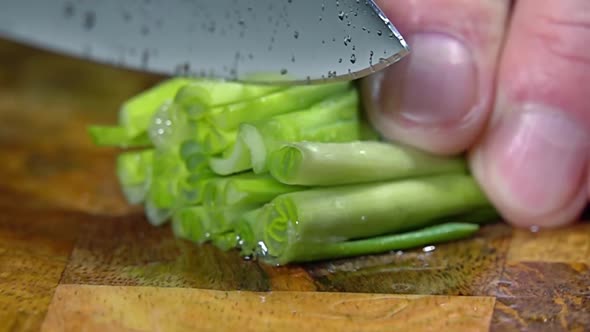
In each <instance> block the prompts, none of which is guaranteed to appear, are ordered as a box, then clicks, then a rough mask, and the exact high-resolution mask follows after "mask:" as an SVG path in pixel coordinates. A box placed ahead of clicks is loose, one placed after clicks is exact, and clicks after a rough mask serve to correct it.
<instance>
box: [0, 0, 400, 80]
mask: <svg viewBox="0 0 590 332" xmlns="http://www.w3.org/2000/svg"><path fill="white" fill-rule="evenodd" d="M0 37H3V38H6V39H11V40H15V41H18V42H21V43H25V44H29V45H32V46H35V47H39V48H43V49H47V50H51V51H56V52H61V53H64V54H68V55H71V56H76V57H82V58H86V59H89V60H93V61H97V62H100V63H106V64H111V65H115V66H119V67H126V68H130V69H134V70H141V71H148V72H153V73H157V74H163V75H186V76H199V77H213V78H221V79H226V80H237V81H243V82H257V83H288V84H299V83H316V82H327V81H339V80H353V79H357V78H361V77H364V76H366V75H369V74H370V73H372V72H375V71H379V70H381V69H383V68H385V67H387V66H389V65H391V64H393V63H395V62H397V61H399V60H400V59H401V58H403V57H404V56H405V55H407V54H408V53H409V47H408V45H407V43H406V41H405V40H404V38H403V37H402V35H401V34H400V33H399V32H398V31H397V29H396V28H395V26H394V25H393V24H392V23H391V22H390V21H389V20H388V19H387V17H386V16H385V15H384V13H383V12H382V11H381V9H379V7H378V6H377V5H376V4H375V3H374V2H373V1H371V0H325V1H324V0H210V1H206V0H166V1H164V0H127V1H122V0H77V1H74V0H65V1H64V0H42V1H41V0H0Z"/></svg>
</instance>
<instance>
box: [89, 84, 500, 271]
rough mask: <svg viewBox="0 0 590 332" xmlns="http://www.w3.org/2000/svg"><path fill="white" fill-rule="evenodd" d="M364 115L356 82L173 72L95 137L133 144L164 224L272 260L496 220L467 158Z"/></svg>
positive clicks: (372, 248)
mask: <svg viewBox="0 0 590 332" xmlns="http://www.w3.org/2000/svg"><path fill="white" fill-rule="evenodd" d="M360 112H361V109H360V102H359V93H358V90H357V89H356V87H355V86H354V85H353V84H352V83H332V84H324V85H308V86H291V87H285V86H259V85H250V84H242V83H234V82H223V81H215V80H208V79H189V78H173V79H170V80H167V81H165V82H163V83H161V84H159V85H157V86H154V87H152V88H151V89H149V90H147V91H145V92H143V93H141V94H139V95H137V96H134V97H133V98H132V99H130V100H129V101H128V102H126V103H125V104H124V105H123V106H122V108H121V109H120V115H119V123H118V125H116V126H92V127H91V128H90V129H89V132H90V135H91V137H92V138H93V140H94V142H95V143H96V144H97V145H100V146H115V147H119V148H122V149H126V150H125V151H124V152H122V153H121V154H120V155H119V156H118V159H117V164H116V168H117V176H118V179H119V182H120V185H121V188H122V191H123V193H124V194H125V197H126V198H127V200H128V202H129V203H130V204H143V205H144V208H145V211H146V217H147V219H148V221H149V222H150V223H151V224H153V225H155V226H159V225H163V224H165V223H166V222H167V221H170V222H171V226H172V229H173V232H174V234H175V235H176V236H178V237H181V238H184V239H187V240H190V241H193V242H195V243H199V244H201V243H205V242H211V243H213V244H214V245H215V246H217V247H219V248H221V249H223V250H229V249H232V248H237V249H239V250H240V252H241V253H242V255H248V256H252V255H254V256H255V257H258V258H259V259H261V260H262V261H264V262H267V263H271V264H280V265H282V264H288V263H292V262H305V261H313V260H322V259H333V258H340V257H349V256H356V255H364V254H373V253H380V252H385V251H389V250H400V249H407V248H413V247H418V246H423V245H431V244H436V243H440V242H446V241H451V240H456V239H461V238H465V237H468V236H470V235H472V234H474V233H475V232H476V231H477V230H478V228H479V226H478V225H479V224H481V223H482V222H487V221H490V220H493V219H494V218H495V217H496V213H495V210H494V209H493V208H492V207H491V205H490V203H489V201H488V200H487V198H486V197H485V196H484V194H483V192H482V191H481V190H480V188H479V187H478V186H477V184H476V183H475V181H474V180H473V178H472V177H471V176H470V174H469V173H468V170H467V167H466V164H465V160H464V159H463V158H462V157H439V156H434V155H430V154H427V153H424V152H421V151H418V150H415V149H412V148H410V147H407V146H402V145H395V144H391V143H385V142H380V141H379V140H378V139H377V138H376V137H377V136H376V135H374V132H372V131H371V128H370V127H368V126H367V124H366V123H365V122H363V120H362V119H361V116H360ZM131 148H133V149H131Z"/></svg>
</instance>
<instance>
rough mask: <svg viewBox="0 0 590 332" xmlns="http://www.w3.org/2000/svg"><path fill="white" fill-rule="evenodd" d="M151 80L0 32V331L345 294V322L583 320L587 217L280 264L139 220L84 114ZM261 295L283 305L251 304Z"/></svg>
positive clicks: (247, 310)
mask: <svg viewBox="0 0 590 332" xmlns="http://www.w3.org/2000/svg"><path fill="white" fill-rule="evenodd" d="M159 79H160V78H159V77H156V76H151V75H146V74H140V73H134V72H129V71H124V70H118V69H113V68H109V67H106V66H100V65H97V64H91V63H87V62H84V61H80V60H73V59H68V58H65V57H60V56H56V55H53V54H49V53H46V52H39V51H36V50H32V49H29V48H25V47H21V46H17V45H15V44H13V43H7V42H2V41H0V209H1V211H2V213H1V214H0V331H4V330H7V331H37V330H39V327H40V325H41V324H42V322H43V321H44V319H45V318H44V317H45V315H46V313H47V309H48V306H49V305H50V303H51V310H50V313H49V315H48V316H47V320H46V325H45V326H46V327H47V329H48V330H51V329H52V328H59V327H60V325H59V324H65V323H68V322H72V323H71V324H70V325H69V326H68V327H69V328H71V330H84V329H88V330H92V329H95V330H101V331H102V330H106V328H107V327H119V328H120V329H121V330H124V328H134V327H138V328H143V327H146V325H141V324H144V323H142V321H141V320H140V318H142V317H145V319H146V320H147V321H148V322H150V324H151V325H149V326H147V328H146V329H148V330H150V329H151V330H154V329H156V327H157V326H160V325H161V326H165V327H166V326H171V325H170V324H175V325H176V327H178V329H182V328H187V329H188V328H192V327H194V326H195V324H197V323H199V321H196V320H194V319H192V318H191V317H192V316H189V315H203V316H198V317H205V315H209V316H211V317H213V318H214V319H208V320H205V319H203V320H202V321H201V322H206V323H207V324H211V327H212V329H214V330H229V329H230V328H229V327H232V326H233V325H231V324H239V325H240V327H243V326H246V327H247V326H254V324H258V325H256V326H257V328H256V329H257V330H260V329H263V328H264V327H265V326H267V325H266V324H270V325H269V326H274V327H277V329H278V328H280V327H281V326H282V325H281V324H286V323H289V324H290V325H289V326H298V327H300V328H315V326H312V323H314V324H315V323H317V324H320V323H322V322H320V321H319V318H318V316H314V315H313V314H312V313H311V311H310V310H311V309H307V307H306V306H310V307H309V308H313V309H314V310H316V311H318V312H322V313H329V314H330V315H332V314H334V312H332V311H330V310H335V309H334V307H331V306H330V305H332V304H334V303H345V305H341V306H339V307H337V308H336V309H338V310H337V311H336V315H340V316H341V315H342V314H344V313H350V315H349V316H348V317H349V318H347V319H348V321H350V320H351V319H353V318H354V319H358V320H357V321H356V322H360V321H363V320H366V319H367V317H372V318H375V317H378V318H381V319H373V320H374V321H375V322H373V320H371V321H370V322H369V323H366V324H365V325H363V326H366V327H367V328H372V327H375V328H376V329H377V330H379V328H383V326H384V325H379V324H381V323H384V322H387V324H389V323H391V324H392V325H391V326H388V328H389V327H391V329H393V327H399V330H410V329H411V327H413V326H411V325H410V324H418V325H415V326H418V327H420V326H423V325H420V324H425V323H424V322H425V321H430V322H431V323H430V324H431V325H428V326H426V327H428V328H432V329H434V328H435V327H436V328H438V329H439V330H440V329H441V326H443V325H444V324H454V323H458V322H459V323H460V322H463V323H464V324H466V325H464V326H463V327H462V328H463V329H465V330H468V328H471V330H474V331H478V330H482V329H483V330H486V329H485V326H489V327H490V329H491V330H493V331H568V330H569V331H577V330H579V331H585V330H590V317H589V313H590V303H589V298H590V273H589V266H590V261H589V259H590V258H589V257H590V238H589V236H590V224H589V223H587V222H586V223H580V224H579V225H575V226H572V227H568V228H564V229H561V230H554V231H541V232H537V233H531V232H528V231H523V230H518V231H515V230H513V229H511V228H510V227H508V226H507V225H504V224H496V225H489V226H486V227H484V228H483V229H482V230H481V231H480V232H479V233H478V234H477V235H476V236H474V237H473V238H470V239H466V240H463V241H457V242H454V243H447V244H441V245H437V246H436V248H435V250H433V251H428V250H427V251H424V250H422V248H417V249H414V250H407V251H404V252H390V253H384V254H381V255H371V256H366V257H357V258H351V259H343V260H336V261H329V262H317V263H310V264H302V265H292V266H286V267H280V268H277V267H271V266H266V265H262V264H259V263H257V262H254V261H244V260H242V259H241V258H240V257H239V255H238V254H237V253H236V252H234V251H229V252H221V251H219V250H217V249H215V248H213V247H212V246H210V245H204V246H196V245H194V244H191V243H189V242H187V241H183V240H178V239H174V237H173V236H172V233H171V231H170V229H169V227H159V228H157V227H152V226H150V225H148V223H147V222H146V220H145V218H144V217H143V215H142V213H141V209H140V208H138V207H133V206H129V205H127V204H126V203H125V201H124V200H123V196H122V195H121V193H120V191H119V188H118V184H117V181H116V178H115V174H114V168H113V165H114V161H115V156H116V152H117V151H116V150H114V149H105V148H98V147H95V146H93V145H92V144H91V142H90V139H89V137H88V135H87V133H86V128H87V126H88V125H90V124H95V123H103V124H108V123H114V121H115V120H116V116H117V110H118V107H119V105H120V103H121V102H122V101H124V100H125V99H126V98H128V97H130V96H132V95H133V94H135V93H137V92H139V91H142V90H144V89H145V88H147V87H148V86H150V85H151V84H154V83H156V82H157V81H158V80H159ZM589 212H590V210H589ZM585 218H586V220H588V219H590V213H588V214H586V217H585ZM56 287H57V294H58V295H60V297H58V296H54V291H55V289H56ZM238 290H241V291H244V292H238ZM225 291H228V293H227V294H228V295H227V296H228V298H227V299H225V296H226V295H225V294H226V293H225ZM269 291H270V292H272V293H267V292H269ZM277 291H279V292H277ZM282 291H286V292H285V293H283V292H282ZM261 292H264V293H261ZM369 293H372V294H373V295H369ZM402 294H403V295H402ZM405 295H408V296H405ZM417 295H424V296H417ZM260 296H265V299H266V302H265V303H260ZM269 296H270V297H269ZM52 299H53V300H52ZM344 299H347V300H346V301H353V302H341V301H344ZM350 299H355V300H350ZM359 299H360V300H359ZM493 299H496V301H495V304H494V301H493ZM51 301H53V302H51ZM339 301H340V302H339ZM359 301H360V302H359ZM440 301H443V302H440ZM204 303H209V304H210V306H211V305H214V306H213V307H210V308H207V305H206V304H204ZM351 303H356V304H358V305H359V308H360V310H356V307H355V310H352V309H351V307H350V305H352V306H354V304H351ZM232 305H235V307H232ZM469 305H476V306H478V308H479V307H480V306H481V307H482V308H483V307H485V308H486V309H485V310H484V311H485V313H484V312H483V311H478V312H477V313H473V312H471V311H469V309H468V307H469ZM77 307H79V308H80V310H78V309H77ZM269 307H272V308H273V309H274V310H279V309H280V310H283V311H280V310H279V311H277V312H279V313H281V315H276V316H273V315H270V314H268V313H267V312H266V311H264V312H263V313H262V314H261V315H259V314H258V311H257V310H258V309H260V310H262V309H263V308H264V309H265V310H266V308H269ZM275 307H276V308H275ZM291 307H296V308H297V312H299V314H297V315H292V313H291V316H290V315H289V313H290V312H289V310H290V308H291ZM401 307H403V308H405V309H403V310H402V311H396V310H397V309H396V308H398V309H399V308H401ZM491 307H493V310H492V309H490V308H491ZM211 308H217V309H223V310H224V311H225V314H224V313H216V312H213V311H212V310H213V309H211ZM426 308H428V309H426ZM170 309H175V311H166V310H170ZM238 309H239V310H238ZM273 309H271V310H273ZM418 309H421V310H418ZM462 310H463V311H462ZM465 310H466V311H465ZM478 310H479V309H478ZM482 310H483V309H482ZM163 312H172V314H170V315H168V316H163V314H162V313H163ZM273 312H274V311H273ZM391 312H396V314H395V315H394V316H393V317H396V318H397V319H395V320H390V319H389V318H388V317H389V316H388V314H390V313H391ZM457 312H461V313H469V315H467V316H466V317H467V318H465V317H464V320H461V319H462V318H461V317H460V316H457V315H456V313H457ZM180 313H182V315H181V314H180ZM230 313H231V314H232V315H230ZM235 313H239V315H240V316H239V317H240V318H236V319H233V318H232V317H234V316H233V315H234V314H235ZM303 313H306V314H305V315H303ZM101 314H102V315H105V316H100V315H101ZM445 315H447V316H446V317H445ZM489 315H492V316H491V319H490V316H489ZM128 316H129V317H128ZM340 316H338V317H340ZM65 317H68V319H69V318H72V319H73V320H72V321H70V320H68V321H65V320H64V319H65ZM400 317H401V318H400ZM324 318H326V317H324ZM343 321H344V320H343V319H341V318H338V319H336V320H335V322H333V321H332V320H329V321H328V322H327V323H326V324H333V325H329V326H326V329H327V328H330V327H332V328H337V327H339V326H348V325H338V324H344V323H343ZM348 321H347V322H348ZM114 324H115V325H114ZM116 324H118V325H116ZM125 324H128V325H125ZM138 324H139V325H138ZM158 324H160V325H158ZM248 324H250V325H248ZM206 326H207V325H198V326H197V327H206ZM351 326H352V325H351ZM64 327H65V326H64ZM442 329H443V330H445V331H446V330H451V329H449V328H444V327H443V328H442ZM381 330H388V329H381ZM457 330H459V331H460V330H461V329H460V328H459V329H457Z"/></svg>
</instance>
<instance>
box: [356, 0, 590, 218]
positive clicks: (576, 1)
mask: <svg viewBox="0 0 590 332" xmlns="http://www.w3.org/2000/svg"><path fill="white" fill-rule="evenodd" d="M377 2H378V4H379V6H380V7H381V8H382V9H383V11H384V12H385V14H386V15H387V16H388V17H389V18H390V19H391V21H392V22H394V24H395V25H396V27H397V28H398V30H400V32H401V33H402V35H404V37H405V38H406V39H407V41H408V43H409V45H410V48H411V50H412V54H411V55H410V56H408V57H407V58H405V59H403V60H402V61H400V62H399V63H397V64H396V65H394V66H392V67H390V68H388V69H387V70H385V71H383V72H381V73H378V74H376V75H374V76H372V77H370V78H368V79H366V80H364V81H363V93H364V97H365V98H364V100H366V104H365V107H366V109H367V110H368V114H369V118H370V119H371V121H372V123H373V124H374V126H375V127H376V128H377V129H378V130H379V131H380V132H381V133H382V134H383V135H384V136H385V137H386V138H388V139H390V140H394V141H399V142H404V143H407V144H410V145H414V146H416V147H419V148H421V149H423V150H426V151H430V152H434V153H437V154H457V153H460V152H464V151H467V152H468V153H469V161H470V167H471V169H472V171H473V174H474V176H475V177H476V178H477V180H478V181H479V183H480V184H481V185H482V187H483V189H484V191H485V192H486V194H487V195H488V196H489V198H490V199H491V200H492V202H493V203H494V205H495V206H496V207H497V208H498V209H499V211H500V212H501V213H502V215H503V217H504V218H505V219H506V220H507V221H508V222H510V223H511V224H513V225H516V226H521V227H530V226H540V227H556V226H561V225H565V224H568V223H571V222H573V221H575V220H576V219H577V218H578V216H579V214H580V213H581V211H582V210H583V208H584V206H585V205H586V204H587V203H588V201H589V198H590V1H588V0H515V1H510V0H479V1H473V0H380V1H377Z"/></svg>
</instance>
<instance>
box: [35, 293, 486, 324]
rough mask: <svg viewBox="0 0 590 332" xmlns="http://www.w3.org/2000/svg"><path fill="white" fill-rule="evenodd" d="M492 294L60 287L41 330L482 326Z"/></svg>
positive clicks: (484, 322)
mask: <svg viewBox="0 0 590 332" xmlns="http://www.w3.org/2000/svg"><path fill="white" fill-rule="evenodd" d="M493 307H494V298H491V297H446V296H440V297H435V296H427V297H423V296H402V295H381V294H347V293H312V292H271V293H253V292H237V291H231V292H225V291H209V290H195V289H179V288H153V287H112V286H79V285H62V286H59V288H58V289H57V291H56V294H55V297H54V300H53V303H52V304H51V306H50V309H49V313H48V315H47V319H46V320H45V324H44V326H43V331H47V332H49V331H80V330H81V329H84V330H85V331H106V330H108V331H155V330H157V331H218V330H220V326H223V328H222V329H223V330H225V331H245V332H246V331H260V332H262V331H305V330H308V331H345V330H346V331H361V330H362V331H395V330H399V329H403V330H411V331H457V332H460V331H471V332H475V331H482V332H483V331H488V330H489V322H490V319H491V315H492V312H493Z"/></svg>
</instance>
